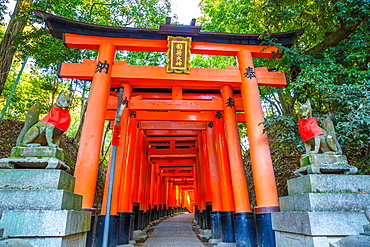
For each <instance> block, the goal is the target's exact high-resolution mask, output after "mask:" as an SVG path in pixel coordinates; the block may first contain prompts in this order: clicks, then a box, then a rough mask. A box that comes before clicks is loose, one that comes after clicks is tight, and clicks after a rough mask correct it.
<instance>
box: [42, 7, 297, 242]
mask: <svg viewBox="0 0 370 247" xmlns="http://www.w3.org/2000/svg"><path fill="white" fill-rule="evenodd" d="M36 15H37V16H38V17H40V18H43V19H44V20H45V22H46V23H47V25H48V28H49V30H50V32H51V34H52V35H53V36H54V37H56V38H59V39H62V40H63V42H64V44H65V45H66V46H67V47H71V48H78V49H96V50H98V51H99V53H98V58H97V60H96V61H95V60H84V61H83V62H82V63H63V64H62V65H61V67H60V70H59V76H60V77H61V78H75V79H87V80H92V86H91V89H90V95H89V101H88V106H87V111H86V118H85V123H84V126H83V131H82V136H81V141H80V149H79V153H78V159H77V164H76V169H75V174H74V175H75V177H76V189H75V192H76V193H77V194H80V195H83V208H85V209H86V210H88V209H91V208H93V206H94V194H95V186H96V180H97V173H98V164H99V158H100V155H99V154H100V147H101V141H102V134H103V129H104V122H105V120H113V119H114V115H115V110H116V108H117V94H116V93H114V92H112V89H117V88H119V87H120V86H123V87H124V89H125V91H124V95H123V98H124V99H126V100H127V101H126V103H127V108H126V109H125V111H124V113H123V115H122V118H121V123H123V125H124V128H122V129H121V138H122V140H121V143H120V145H119V146H118V152H117V162H116V163H117V167H116V170H115V186H114V191H113V202H112V214H117V213H118V214H126V213H127V214H131V212H133V208H135V206H137V207H138V208H136V210H138V211H137V212H139V214H136V215H135V217H136V218H137V217H139V216H140V217H143V218H142V219H144V220H142V221H143V222H144V223H142V225H141V226H140V224H141V223H138V225H136V226H135V229H136V228H138V229H140V228H141V229H142V227H143V225H144V224H145V223H148V222H149V221H150V220H153V219H156V217H160V216H163V215H165V214H168V213H171V212H173V211H174V210H177V209H178V208H185V207H186V208H188V209H189V210H191V211H192V210H193V206H194V205H196V206H197V208H196V213H197V219H198V221H200V225H201V226H202V227H203V228H211V226H212V230H213V237H214V238H220V237H222V239H223V241H225V242H236V243H237V245H238V246H254V244H255V243H256V241H257V242H258V243H259V244H260V246H274V240H273V239H274V235H273V234H274V233H273V231H272V228H271V219H270V214H271V212H276V211H279V202H278V195H277V189H276V184H275V178H274V170H273V165H272V161H271V155H270V150H269V145H268V140H267V136H266V134H263V128H264V127H263V125H260V123H261V122H263V121H264V117H263V112H262V107H261V103H260V94H259V89H258V86H273V87H284V86H286V78H285V74H284V73H280V72H270V71H268V69H267V68H265V67H262V68H255V67H254V63H253V58H274V57H279V56H280V55H277V54H278V49H277V47H274V46H266V45H261V41H260V40H259V39H258V38H259V36H260V35H255V34H253V35H251V34H229V33H208V32H200V27H197V26H195V22H194V23H193V25H190V26H185V25H170V19H167V22H166V24H163V25H160V28H159V29H137V28H122V27H108V26H100V25H93V24H89V23H81V22H77V21H72V20H67V19H64V18H61V17H57V16H53V15H50V14H48V13H45V12H41V11H36ZM302 32H303V30H296V31H292V32H286V33H277V34H273V35H272V37H274V38H277V39H278V42H279V43H282V44H283V45H285V46H291V45H292V44H293V40H294V38H295V37H296V36H297V35H300V34H301V33H302ZM174 35H176V36H186V37H191V38H192V42H191V47H189V48H190V52H191V53H192V54H206V55H222V56H236V57H237V61H238V67H232V66H229V67H227V68H226V69H206V68H191V69H190V73H189V74H179V73H168V72H167V71H166V68H165V67H156V66H137V65H127V64H126V62H125V61H115V59H114V58H115V52H116V50H127V51H149V52H167V50H168V41H167V39H168V36H174ZM237 112H244V113H237ZM238 121H239V122H243V121H245V122H246V126H247V129H248V140H249V146H250V154H251V159H252V171H253V179H254V187H255V192H256V202H257V207H256V208H255V209H254V213H253V212H252V211H251V208H250V204H249V199H248V188H247V183H246V177H245V173H244V166H243V160H242V156H241V150H240V139H239V132H238V126H237V122H238ZM105 194H106V193H105ZM105 196H106V195H105ZM136 202H139V203H140V204H136ZM210 202H211V204H212V213H211V214H212V216H210V215H209V211H210V210H208V209H209V208H207V207H208V206H209V205H210ZM207 210H208V211H207ZM140 212H141V213H140ZM102 214H103V215H104V214H105V212H104V207H103V211H102ZM232 215H234V219H233V218H232ZM254 217H257V230H256V229H255V228H254V220H255V218H254ZM128 218H130V217H128ZM232 222H234V225H235V229H233V223H232ZM135 223H137V221H136V220H135ZM254 231H257V240H256V239H255V237H254V236H255V233H254ZM125 243H127V239H122V238H121V237H120V236H118V244H125Z"/></svg>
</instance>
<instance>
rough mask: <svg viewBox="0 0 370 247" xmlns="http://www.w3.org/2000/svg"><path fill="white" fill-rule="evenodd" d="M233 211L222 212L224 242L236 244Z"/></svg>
mask: <svg viewBox="0 0 370 247" xmlns="http://www.w3.org/2000/svg"><path fill="white" fill-rule="evenodd" d="M233 214H234V212H232V211H225V212H221V229H222V242H225V243H235V235H234V224H233Z"/></svg>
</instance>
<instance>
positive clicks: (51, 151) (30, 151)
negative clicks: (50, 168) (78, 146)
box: [9, 146, 64, 161]
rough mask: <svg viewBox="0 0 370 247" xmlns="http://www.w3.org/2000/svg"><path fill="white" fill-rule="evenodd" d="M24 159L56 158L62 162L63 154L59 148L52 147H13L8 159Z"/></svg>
mask: <svg viewBox="0 0 370 247" xmlns="http://www.w3.org/2000/svg"><path fill="white" fill-rule="evenodd" d="M26 157H49V158H57V159H59V160H61V161H64V153H63V149H61V148H52V147H44V146H42V147H40V146H39V147H14V148H12V151H11V153H10V156H9V158H26Z"/></svg>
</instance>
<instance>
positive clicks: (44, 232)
mask: <svg viewBox="0 0 370 247" xmlns="http://www.w3.org/2000/svg"><path fill="white" fill-rule="evenodd" d="M90 221H91V213H89V212H81V211H73V210H12V211H8V210H4V211H3V213H2V218H1V220H0V228H4V234H3V236H4V237H11V238H22V237H65V236H69V235H73V234H77V233H83V232H87V231H89V230H90Z"/></svg>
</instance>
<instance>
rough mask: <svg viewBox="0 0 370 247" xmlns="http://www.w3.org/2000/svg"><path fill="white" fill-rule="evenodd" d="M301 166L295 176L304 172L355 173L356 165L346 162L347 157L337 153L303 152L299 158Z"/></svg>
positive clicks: (304, 173)
mask: <svg viewBox="0 0 370 247" xmlns="http://www.w3.org/2000/svg"><path fill="white" fill-rule="evenodd" d="M300 164H301V168H299V169H298V170H296V171H295V172H294V174H295V175H296V176H302V175H306V174H356V172H357V167H355V166H351V165H349V164H348V161H347V157H346V156H345V155H339V154H326V153H322V154H308V155H307V154H305V155H303V156H302V157H301V159H300Z"/></svg>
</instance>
